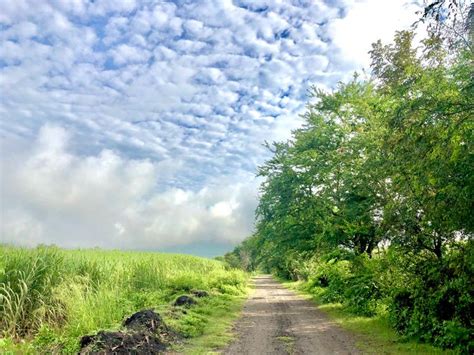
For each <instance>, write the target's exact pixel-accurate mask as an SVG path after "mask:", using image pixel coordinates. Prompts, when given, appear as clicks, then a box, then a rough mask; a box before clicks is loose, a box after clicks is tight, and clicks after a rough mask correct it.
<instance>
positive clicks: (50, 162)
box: [1, 125, 256, 248]
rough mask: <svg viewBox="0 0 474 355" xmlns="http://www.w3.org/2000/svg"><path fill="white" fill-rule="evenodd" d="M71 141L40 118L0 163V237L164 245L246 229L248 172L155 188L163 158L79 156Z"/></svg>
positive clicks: (252, 196)
mask: <svg viewBox="0 0 474 355" xmlns="http://www.w3.org/2000/svg"><path fill="white" fill-rule="evenodd" d="M69 141H70V134H69V132H67V131H66V130H64V129H63V128H60V127H57V126H52V125H45V126H44V127H43V128H42V129H41V130H40V132H39V136H38V138H37V139H36V140H35V142H34V143H33V144H32V146H31V147H30V148H29V149H23V150H22V151H21V152H17V153H16V155H15V156H10V158H9V159H8V160H6V161H3V162H2V165H3V166H2V171H3V172H4V173H3V174H2V199H3V202H4V206H3V207H2V223H1V235H2V242H14V243H18V244H23V245H30V246H31V245H35V244H38V243H54V244H57V245H60V246H64V247H90V246H100V247H108V248H117V247H118V248H162V247H166V246H173V245H183V244H188V243H192V242H203V241H214V242H218V243H236V242H238V241H240V240H242V239H243V238H244V237H246V236H247V235H249V233H251V230H252V225H253V210H254V208H255V204H256V181H254V180H253V179H251V180H250V181H247V182H246V183H242V182H240V180H239V179H235V180H229V179H226V180H225V181H220V182H218V183H216V184H215V185H213V186H212V185H211V186H212V188H211V187H210V186H209V187H205V188H202V189H200V190H198V191H191V190H184V189H180V188H171V189H166V190H161V189H160V187H161V186H160V180H161V179H160V178H161V177H162V176H166V175H167V174H168V173H169V171H166V170H169V169H170V165H169V164H167V163H166V162H165V163H164V164H160V163H152V162H150V161H149V160H134V159H126V158H123V157H121V156H119V155H117V154H116V153H115V152H113V151H109V150H104V151H102V152H100V153H99V154H98V155H95V156H78V155H74V154H71V153H70V151H69V150H68V144H69ZM177 173H179V172H178V171H176V172H174V173H173V172H172V174H177ZM167 178H169V176H167Z"/></svg>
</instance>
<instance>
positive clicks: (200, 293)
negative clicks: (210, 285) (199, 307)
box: [191, 290, 209, 298]
mask: <svg viewBox="0 0 474 355" xmlns="http://www.w3.org/2000/svg"><path fill="white" fill-rule="evenodd" d="M191 293H192V294H193V295H194V296H195V297H197V298H203V297H209V293H208V292H207V291H204V290H193V291H191Z"/></svg>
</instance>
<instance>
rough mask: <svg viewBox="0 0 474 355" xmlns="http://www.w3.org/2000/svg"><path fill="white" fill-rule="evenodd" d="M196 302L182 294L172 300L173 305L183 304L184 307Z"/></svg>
mask: <svg viewBox="0 0 474 355" xmlns="http://www.w3.org/2000/svg"><path fill="white" fill-rule="evenodd" d="M196 303H197V302H196V300H195V299H194V298H192V297H189V296H186V295H183V296H179V297H178V298H177V299H176V301H174V305H175V306H185V307H190V306H193V305H195V304H196Z"/></svg>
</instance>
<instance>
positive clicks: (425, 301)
mask: <svg viewBox="0 0 474 355" xmlns="http://www.w3.org/2000/svg"><path fill="white" fill-rule="evenodd" d="M472 53H473V52H472V48H469V47H466V46H458V47H456V48H454V49H453V48H452V47H450V48H449V50H448V49H446V46H445V44H444V42H443V41H442V39H441V38H440V37H439V36H437V35H436V34H435V33H432V36H431V37H429V38H428V39H426V40H425V41H424V42H423V43H422V45H421V47H419V48H416V49H415V46H414V45H413V33H411V32H399V33H397V35H396V37H395V41H394V43H393V44H391V45H382V44H381V43H380V42H379V43H376V44H374V46H373V50H372V51H371V57H372V67H371V69H372V73H373V75H372V77H371V78H369V79H363V78H360V77H358V76H355V77H354V79H353V80H352V81H350V82H349V83H347V84H341V85H340V86H339V87H338V88H337V90H335V91H334V92H332V93H326V92H323V91H320V90H317V89H314V90H313V92H312V99H311V101H310V103H309V104H308V106H307V111H306V113H305V114H304V120H305V123H304V126H303V127H302V128H301V129H298V130H296V131H294V132H293V135H292V139H290V140H289V141H287V142H280V143H273V144H268V147H269V149H271V151H272V152H273V157H272V158H271V159H270V160H268V161H267V162H266V163H265V164H264V165H263V166H261V167H260V169H259V175H260V176H262V177H263V178H264V182H263V184H262V185H261V197H260V203H259V206H258V209H257V230H256V233H255V234H254V235H253V236H252V237H250V238H249V239H247V240H246V241H244V242H243V243H242V244H241V245H240V246H239V247H237V248H236V249H235V250H234V252H233V253H230V254H228V255H226V260H227V261H228V262H230V263H231V264H234V265H241V266H243V267H244V268H246V269H250V270H252V269H255V268H257V267H259V268H261V269H264V270H266V271H271V272H273V273H275V274H277V275H279V276H281V277H285V278H290V279H303V280H307V282H308V283H307V288H309V290H310V291H311V292H313V293H316V294H318V296H319V300H320V301H322V302H341V303H343V304H344V305H345V306H346V308H347V310H349V311H351V312H353V313H355V314H361V315H369V316H372V315H375V314H384V315H386V316H387V317H389V319H390V322H391V324H392V326H393V327H394V328H395V329H396V330H397V331H398V332H399V333H400V334H402V335H405V336H408V337H415V338H417V339H419V340H421V341H425V342H431V343H433V344H435V345H437V346H440V347H446V348H455V349H458V350H459V351H462V352H464V353H473V352H474V332H473V322H474V320H473V315H474V241H473V227H474V218H473V214H472V211H473V201H474V196H473V193H474V176H473V173H472V169H473V166H474V156H473V149H472V144H473V142H474V137H473V125H474V120H473V117H474V100H473V98H474V83H473V70H472V59H473V56H472Z"/></svg>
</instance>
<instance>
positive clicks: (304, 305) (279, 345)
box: [223, 275, 359, 355]
mask: <svg viewBox="0 0 474 355" xmlns="http://www.w3.org/2000/svg"><path fill="white" fill-rule="evenodd" d="M254 282H255V292H254V293H253V295H251V297H250V298H249V300H248V301H247V303H246V304H245V306H244V311H243V314H242V317H241V318H240V320H239V321H238V322H237V324H236V329H235V331H236V333H237V339H236V340H235V341H234V342H233V343H232V344H230V346H229V347H228V348H227V349H225V350H224V351H223V354H232V355H233V354H252V355H260V354H321V355H322V354H324V355H327V354H359V352H358V351H357V350H356V348H355V346H354V339H353V338H352V337H351V336H350V335H349V334H348V333H346V332H345V331H344V330H342V329H341V328H339V327H338V326H337V325H336V324H334V323H333V322H331V321H330V320H329V319H328V318H327V317H326V315H325V314H324V313H322V312H321V311H319V310H318V309H316V308H315V307H314V305H313V304H312V303H311V302H310V301H308V300H305V299H303V298H302V297H300V296H298V295H296V294H295V293H294V292H292V291H290V290H287V289H286V288H284V287H283V286H282V285H281V284H279V283H278V282H276V281H275V280H274V279H273V278H272V277H271V276H269V275H263V276H258V277H256V278H254Z"/></svg>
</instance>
